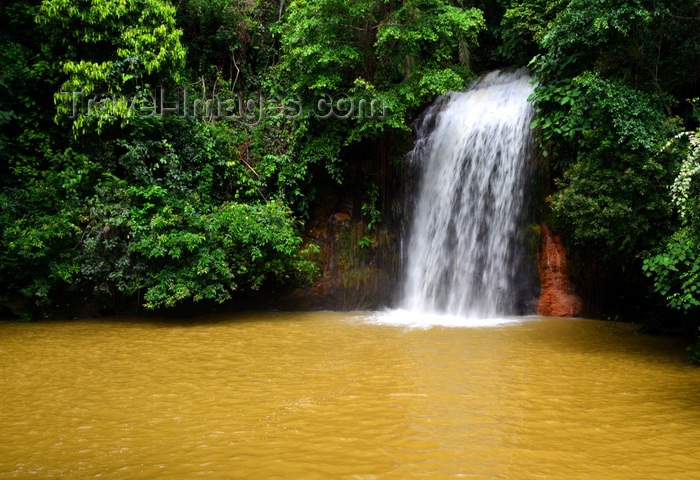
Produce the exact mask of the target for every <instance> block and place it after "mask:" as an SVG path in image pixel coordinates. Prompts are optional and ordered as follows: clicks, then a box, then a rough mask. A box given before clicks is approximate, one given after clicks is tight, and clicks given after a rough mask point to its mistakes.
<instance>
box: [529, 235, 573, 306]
mask: <svg viewBox="0 0 700 480" xmlns="http://www.w3.org/2000/svg"><path fill="white" fill-rule="evenodd" d="M537 262H538V264H539V272H540V290H541V293H540V298H539V301H538V302H537V313H538V314H539V315H542V316H545V317H577V316H580V315H581V310H582V304H581V299H580V298H579V297H578V296H577V295H576V294H575V293H574V291H573V287H572V285H571V282H570V280H569V264H568V261H567V259H566V250H565V249H564V246H563V245H562V242H561V237H559V235H555V234H552V231H551V230H550V229H549V226H547V224H546V223H541V224H540V250H539V252H538V253H537Z"/></svg>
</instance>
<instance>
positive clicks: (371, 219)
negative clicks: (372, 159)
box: [362, 185, 382, 230]
mask: <svg viewBox="0 0 700 480" xmlns="http://www.w3.org/2000/svg"><path fill="white" fill-rule="evenodd" d="M368 195H369V203H363V204H362V214H363V215H364V216H365V218H367V228H368V229H369V230H374V229H375V228H376V227H377V225H378V224H379V222H381V221H382V212H380V211H379V209H378V208H377V201H378V200H379V187H377V186H376V185H372V187H371V188H370V189H369V192H368Z"/></svg>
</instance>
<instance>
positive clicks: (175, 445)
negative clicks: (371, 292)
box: [0, 313, 700, 480]
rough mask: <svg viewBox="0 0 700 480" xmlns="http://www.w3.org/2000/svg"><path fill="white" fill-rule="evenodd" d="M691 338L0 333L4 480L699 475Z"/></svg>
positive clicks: (300, 326)
mask: <svg viewBox="0 0 700 480" xmlns="http://www.w3.org/2000/svg"><path fill="white" fill-rule="evenodd" d="M684 358H685V352H684V350H683V348H682V345H681V344H679V342H678V341H676V340H673V339H667V338H654V337H647V336H644V335H638V334H635V333H633V332H631V331H629V329H628V328H623V327H619V326H618V327H615V326H614V325H612V324H608V323H602V322H596V321H588V320H565V319H527V320H525V321H523V322H522V323H515V324H506V325H501V326H495V327H491V328H445V327H435V328H431V329H427V330H426V329H407V328H403V327H397V326H389V325H377V324H373V323H370V322H368V321H367V320H366V316H364V315H361V314H350V315H348V314H339V313H306V314H255V315H250V316H237V317H216V318H208V319H202V320H200V321H198V322H196V323H192V324H187V323H181V322H172V321H171V322H167V321H165V322H158V321H153V320H148V319H140V321H136V320H130V319H108V320H101V321H77V322H48V323H39V324H26V325H22V324H2V325H0V380H1V381H2V394H1V396H0V435H2V437H1V440H2V441H1V442H0V478H41V479H44V478H58V477H61V478H70V479H83V478H103V479H124V478H138V479H158V478H162V479H190V478H221V479H232V478H250V479H270V478H293V479H307V478H308V479H313V478H318V479H326V478H352V479H374V478H376V479H384V478H391V479H393V478H396V479H404V478H412V477H423V478H452V477H465V478H471V479H474V478H476V479H482V478H483V479H486V478H489V479H491V478H498V479H506V478H507V479H518V480H521V479H544V478H546V479H606V480H607V479H634V480H640V479H645V480H649V479H664V480H667V479H700V395H698V394H699V392H700V369H698V368H696V367H692V366H689V365H686V364H685V363H684Z"/></svg>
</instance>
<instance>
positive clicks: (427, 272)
mask: <svg viewBox="0 0 700 480" xmlns="http://www.w3.org/2000/svg"><path fill="white" fill-rule="evenodd" d="M530 80H531V79H530V76H529V74H528V72H527V70H526V69H520V70H517V71H514V72H512V71H511V72H505V71H495V72H491V73H489V74H487V75H486V76H484V77H483V78H481V79H480V80H479V81H477V82H475V83H474V84H473V85H472V86H471V87H470V88H469V90H468V91H466V92H458V93H455V92H451V93H449V94H448V96H447V99H443V100H442V101H438V102H436V103H435V104H434V105H433V106H432V107H430V109H429V110H428V111H426V113H425V114H424V116H423V117H422V120H421V122H420V124H419V126H418V132H417V133H418V140H417V142H416V146H415V147H414V149H413V151H412V153H411V154H410V156H409V159H410V161H411V162H418V165H416V166H417V168H418V169H419V171H420V173H419V185H418V191H417V196H416V204H415V207H414V209H415V211H414V216H413V220H412V224H411V226H410V237H409V243H408V247H407V249H406V252H405V261H406V266H405V282H404V285H403V298H402V300H401V302H400V307H401V308H403V309H405V310H409V311H412V312H415V313H425V314H448V315H456V316H460V317H469V318H492V317H497V316H502V315H509V314H513V313H517V312H516V310H517V308H516V297H517V289H518V285H517V282H518V275H519V272H521V271H522V264H523V255H524V254H523V251H524V248H523V243H524V242H523V239H522V232H521V230H522V223H523V222H522V218H523V209H524V206H525V202H526V190H527V186H528V183H529V179H530V172H531V170H532V168H531V164H532V162H531V151H532V139H531V132H530V123H531V121H532V119H533V115H534V112H533V109H532V105H531V103H530V102H528V101H527V99H528V97H529V96H530V94H531V93H532V92H533V88H534V87H533V86H532V85H530Z"/></svg>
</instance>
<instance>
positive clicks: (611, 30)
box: [504, 0, 700, 316]
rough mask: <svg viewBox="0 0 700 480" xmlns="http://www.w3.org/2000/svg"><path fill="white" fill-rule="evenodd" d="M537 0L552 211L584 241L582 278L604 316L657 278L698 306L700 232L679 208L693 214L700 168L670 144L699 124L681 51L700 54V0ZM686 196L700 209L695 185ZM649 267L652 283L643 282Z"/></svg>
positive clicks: (675, 300) (663, 288) (692, 72)
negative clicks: (683, 200) (682, 218)
mask: <svg viewBox="0 0 700 480" xmlns="http://www.w3.org/2000/svg"><path fill="white" fill-rule="evenodd" d="M534 4H535V2H526V3H525V4H524V5H533V6H534ZM537 5H538V6H539V8H540V9H539V10H538V12H539V14H540V16H538V17H537V22H536V23H535V27H534V28H533V34H534V38H535V39H536V41H537V42H538V44H539V46H540V48H541V51H540V52H539V53H538V54H537V55H536V56H535V57H534V58H533V60H532V61H531V63H530V66H531V68H532V69H533V70H534V72H535V75H536V81H537V84H536V89H535V95H534V96H533V100H534V101H535V109H536V111H537V119H536V120H535V122H533V127H535V128H537V132H538V138H539V141H540V145H541V147H542V149H543V153H544V154H545V155H546V156H547V160H548V162H549V164H550V166H551V169H552V173H553V176H554V178H555V181H554V182H553V183H554V185H553V187H554V191H553V193H552V194H551V196H550V198H549V200H550V205H551V209H552V213H553V214H554V217H555V219H556V221H557V222H558V224H559V225H558V226H559V228H560V230H562V231H563V232H564V233H566V234H567V237H568V241H569V243H570V244H571V245H573V246H574V249H573V250H574V252H575V253H576V256H577V257H578V262H579V264H581V267H580V269H581V270H584V271H580V272H579V275H580V278H585V279H587V280H586V281H587V282H588V283H589V284H590V285H587V287H588V288H589V291H591V294H592V296H594V297H596V298H599V299H602V300H601V304H600V305H599V308H601V309H602V310H604V311H606V310H607V312H606V313H608V312H611V313H615V314H617V313H623V314H624V312H623V311H622V310H623V309H625V308H629V307H627V306H625V305H623V303H625V302H619V301H616V300H615V299H614V297H615V296H616V295H617V296H618V297H621V296H622V292H626V294H627V295H629V296H631V297H632V296H633V297H635V298H644V297H647V292H646V290H647V289H648V288H649V287H651V289H652V290H654V291H656V292H659V293H661V294H662V296H663V297H664V298H665V299H666V303H667V305H669V306H671V307H674V308H679V309H681V310H684V311H689V309H691V308H693V305H694V301H695V299H696V297H695V293H694V291H693V290H692V288H694V283H696V282H697V278H696V276H695V273H693V270H694V268H695V266H694V265H695V263H696V260H695V259H696V258H697V238H698V237H697V235H696V233H694V231H693V227H691V226H690V224H687V225H679V224H678V218H677V217H676V214H675V211H674V210H676V211H678V212H679V214H680V215H683V213H681V209H680V208H679V207H678V205H675V206H676V208H675V209H674V208H673V207H674V203H676V199H677V198H680V197H681V196H683V194H682V193H681V191H682V190H683V189H684V188H685V187H688V185H689V183H688V182H689V179H690V178H691V177H692V176H693V175H694V173H693V172H694V170H693V167H692V165H690V164H689V163H688V162H687V161H685V162H684V160H683V159H684V155H685V153H684V152H685V150H683V149H680V148H676V147H675V146H674V148H666V149H662V148H661V146H662V145H664V144H666V143H667V142H668V141H669V139H671V138H673V137H674V136H675V135H677V134H678V132H679V131H681V130H682V129H683V123H684V122H689V121H691V119H690V116H689V115H688V113H690V112H688V109H687V107H685V106H683V104H682V101H683V100H685V99H686V98H687V97H688V95H689V94H690V96H696V94H695V92H697V81H698V79H700V71H699V70H698V69H697V68H696V66H695V65H694V64H692V62H687V61H683V60H682V59H688V58H696V57H697V55H698V54H700V37H698V35H697V20H696V19H695V17H696V16H697V8H698V6H700V2H698V1H696V0H693V1H691V2H677V1H674V0H624V1H612V0H571V1H568V2H552V4H551V5H550V6H551V7H552V8H553V9H554V10H547V8H548V6H546V5H545V3H544V2H543V3H539V2H538V3H537ZM543 7H544V8H543ZM510 8H515V7H512V6H511V7H510ZM523 8H525V7H524V6H523ZM548 11H549V12H550V13H554V15H553V16H548V15H550V13H547V12H548ZM545 22H546V23H545ZM505 23H506V20H505V19H504V24H505ZM543 25H544V28H542V29H540V27H541V26H543ZM523 30H525V29H523ZM681 164H683V167H682V170H681V171H682V172H683V174H682V175H681V177H680V178H679V179H677V181H676V183H674V178H676V176H677V173H678V172H679V168H680V167H681ZM671 184H674V185H676V186H677V187H681V186H683V187H682V188H680V189H679V190H678V189H672V190H669V188H668V186H669V185H671ZM688 188H690V190H691V191H693V187H688ZM687 198H688V204H687V206H688V208H689V209H690V210H692V209H693V208H695V206H694V205H695V204H694V201H693V198H694V194H693V193H690V195H689V196H688V197H687ZM650 252H651V253H650ZM642 260H643V264H642ZM642 269H643V270H644V272H645V273H646V274H647V276H648V277H650V278H651V279H652V281H653V283H651V282H643V281H642V280H643V279H644V277H643V275H642V274H641V270H642ZM593 279H595V281H594V280H593ZM650 299H651V297H650ZM605 302H607V303H605ZM650 302H653V300H650ZM653 307H654V306H653V305H651V304H643V306H642V307H641V308H640V310H641V312H640V313H644V312H645V311H647V312H648V311H649V310H651V308H653ZM634 315H635V316H639V315H638V313H634Z"/></svg>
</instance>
